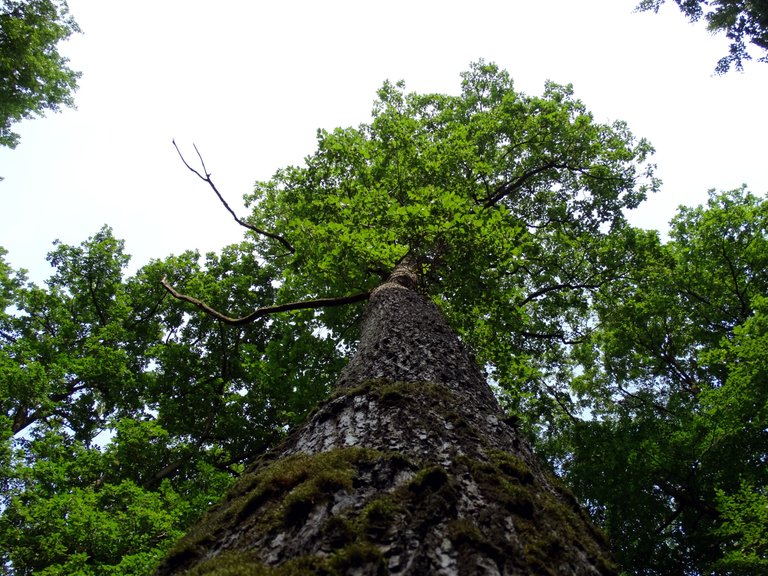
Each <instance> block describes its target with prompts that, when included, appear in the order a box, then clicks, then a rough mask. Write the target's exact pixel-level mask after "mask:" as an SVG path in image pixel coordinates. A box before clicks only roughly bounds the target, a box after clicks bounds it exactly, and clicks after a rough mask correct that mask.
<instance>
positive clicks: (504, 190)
mask: <svg viewBox="0 0 768 576" xmlns="http://www.w3.org/2000/svg"><path fill="white" fill-rule="evenodd" d="M553 168H567V166H566V165H564V164H558V163H557V162H554V161H552V162H547V163H546V164H542V165H541V166H538V167H536V168H532V169H530V170H527V171H525V172H523V173H522V174H520V175H519V176H518V177H517V178H515V179H514V180H511V181H509V182H505V183H504V184H501V185H500V186H498V187H497V188H496V190H495V191H494V193H493V195H492V196H490V197H488V198H486V199H485V204H484V205H485V207H486V208H490V207H491V206H493V205H495V204H497V203H498V202H500V201H501V200H502V199H503V198H504V197H505V196H508V195H510V194H511V193H512V192H515V191H516V190H519V189H520V188H522V186H523V185H524V184H525V183H526V182H527V181H528V180H530V179H531V178H533V177H534V176H538V175H539V174H541V173H542V172H546V171H547V170H551V169H553Z"/></svg>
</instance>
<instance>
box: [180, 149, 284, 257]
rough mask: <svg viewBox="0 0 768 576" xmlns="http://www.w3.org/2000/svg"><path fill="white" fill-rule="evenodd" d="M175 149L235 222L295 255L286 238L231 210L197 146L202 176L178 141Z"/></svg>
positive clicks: (196, 150) (185, 164)
mask: <svg viewBox="0 0 768 576" xmlns="http://www.w3.org/2000/svg"><path fill="white" fill-rule="evenodd" d="M172 142H173V147H174V148H176V152H177V153H178V155H179V158H181V161H182V162H183V163H184V166H186V167H187V169H188V170H190V171H191V172H192V173H193V174H195V175H196V176H197V177H198V178H200V180H202V181H203V182H206V183H207V184H208V186H210V187H211V189H212V190H213V191H214V192H215V193H216V196H217V197H218V199H219V201H220V202H221V203H222V205H223V206H224V208H226V209H227V212H229V213H230V214H231V215H232V218H234V219H235V222H237V223H238V224H240V226H242V227H244V228H248V230H252V231H253V232H256V234H259V235H260V236H265V237H266V238H272V239H273V240H277V241H278V242H280V244H282V245H283V246H285V248H286V249H287V250H288V251H289V252H290V253H291V254H293V253H294V252H295V251H296V250H295V249H294V248H293V246H291V243H290V242H288V240H286V239H285V238H283V237H282V236H280V235H279V234H275V233H273V232H267V231H266V230H262V229H261V228H258V227H257V226H254V225H253V224H249V223H248V222H246V221H245V220H242V219H241V218H239V217H238V216H237V214H235V211H234V210H232V208H230V206H229V204H227V201H226V200H224V197H223V196H222V195H221V193H220V192H219V190H218V188H216V185H215V184H214V183H213V180H211V174H210V173H209V172H208V170H207V168H206V167H205V162H204V161H203V157H202V155H201V154H200V151H199V150H198V149H197V146H195V145H194V144H193V145H192V146H193V147H194V149H195V152H196V153H197V157H198V158H199V159H200V165H201V166H202V167H203V173H202V174H200V172H198V171H197V170H196V169H195V168H193V167H192V166H190V165H189V163H188V162H187V160H186V158H184V155H183V154H182V153H181V150H179V147H178V145H177V144H176V140H173V141H172Z"/></svg>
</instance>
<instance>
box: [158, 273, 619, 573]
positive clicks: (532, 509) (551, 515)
mask: <svg viewBox="0 0 768 576" xmlns="http://www.w3.org/2000/svg"><path fill="white" fill-rule="evenodd" d="M413 288H414V285H413V279H412V278H411V277H410V275H409V273H408V272H407V271H404V270H399V271H396V273H395V274H394V275H393V277H392V278H391V279H390V281H389V282H387V283H385V284H384V285H382V286H381V287H379V288H378V289H377V290H375V291H374V292H373V293H372V295H371V299H370V302H369V304H368V308H367V311H366V317H365V320H364V325H363V332H362V337H361V342H360V347H359V349H358V352H357V354H356V356H355V357H354V359H353V360H352V361H351V362H350V364H349V366H348V367H347V368H346V370H345V371H344V373H343V374H342V376H341V378H340V380H339V388H338V391H337V393H336V394H335V395H334V396H333V397H332V398H331V399H330V400H329V401H327V402H326V403H325V404H323V405H322V406H321V407H320V408H319V409H318V410H317V411H316V412H315V413H314V414H313V415H312V416H311V418H310V419H309V420H308V422H307V423H306V425H304V426H303V427H302V428H301V429H299V430H298V431H297V432H296V433H295V434H293V435H292V436H291V437H290V438H289V439H288V440H287V441H286V442H285V443H284V444H283V445H282V446H281V447H279V448H278V449H276V450H275V451H274V452H273V453H272V454H271V455H270V456H269V457H267V458H264V459H262V460H261V461H259V462H257V463H255V464H254V466H252V468H251V470H250V471H249V473H248V474H246V475H244V477H243V478H242V479H241V480H240V481H239V482H238V483H237V484H236V486H235V487H234V488H233V489H232V490H231V491H230V493H229V494H228V495H227V496H226V498H225V499H224V500H223V501H222V502H221V503H220V504H218V505H217V506H216V507H215V508H214V509H213V510H212V511H211V512H210V513H209V514H208V515H207V516H206V518H204V520H203V521H201V522H200V523H199V524H198V525H197V526H196V527H195V528H194V529H193V530H192V531H191V532H190V534H189V535H188V536H187V537H186V538H185V539H183V540H182V541H181V542H180V543H179V544H178V545H177V546H176V547H175V548H174V549H173V550H172V551H171V553H170V554H169V555H168V557H167V558H166V560H165V562H164V563H163V565H162V566H161V567H160V569H159V570H158V572H157V574H158V575H168V574H189V575H196V574H228V575H229V574H232V575H234V574H359V575H368V574H370V575H384V574H392V575H405V574H409V575H425V574H441V575H456V574H462V575H463V574H472V575H474V574H488V575H494V574H498V575H530V574H574V575H598V574H602V575H604V574H615V570H614V567H613V565H612V563H611V561H610V559H609V557H608V555H607V553H606V551H605V550H606V544H605V542H604V540H603V539H602V536H601V534H600V533H599V532H598V531H597V530H595V529H594V528H593V527H592V525H591V524H590V523H589V521H588V519H587V518H586V516H585V514H584V513H583V512H582V510H581V509H580V508H579V506H578V504H577V502H576V501H575V499H574V498H573V496H572V495H570V494H569V493H568V491H567V490H565V489H564V488H562V487H561V486H560V484H559V483H558V482H557V481H556V480H555V479H554V478H553V477H552V476H551V475H549V474H548V473H547V472H545V470H544V469H543V468H542V467H541V466H540V465H539V464H538V462H537V461H536V459H535V458H534V457H533V455H532V454H531V452H530V450H529V448H528V447H527V445H526V444H525V442H524V441H523V440H521V439H520V438H519V436H518V434H517V432H516V430H515V428H514V426H513V425H511V424H510V423H508V422H507V421H505V419H504V415H503V413H502V411H501V410H500V408H499V406H498V404H497V402H496V400H495V398H494V397H493V395H492V393H491V390H490V388H489V387H488V385H487V383H486V381H485V379H484V377H483V375H482V373H481V371H480V370H479V368H478V367H477V365H476V363H475V362H474V361H473V359H472V358H471V357H470V355H469V354H468V353H467V352H466V350H465V349H464V348H463V347H462V345H461V343H460V342H459V340H458V339H457V338H456V336H455V335H454V334H453V333H452V332H451V330H450V328H449V327H448V325H447V324H446V323H445V321H444V319H443V318H442V316H441V314H440V312H439V310H438V309H437V308H436V307H435V306H434V305H433V304H432V303H431V302H429V301H428V300H427V299H425V298H424V297H423V296H421V295H420V294H418V293H417V292H416V291H415V290H414V289H413Z"/></svg>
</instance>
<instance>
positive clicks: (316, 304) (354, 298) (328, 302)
mask: <svg viewBox="0 0 768 576" xmlns="http://www.w3.org/2000/svg"><path fill="white" fill-rule="evenodd" d="M161 283H162V285H163V287H164V288H165V289H166V290H167V291H168V293H169V294H170V295H171V296H173V297H174V298H176V299H177V300H183V301H184V302H189V303H190V304H193V305H194V306H197V307H198V308H199V309H200V310H202V311H203V312H205V313H206V314H208V315H210V316H213V317H214V318H216V319H217V320H221V321H222V322H224V323H225V324H229V325H231V326H242V325H244V324H249V323H250V322H253V321H254V320H258V319H259V318H261V317H263V316H267V315H269V314H275V313H277V312H289V311H291V310H307V309H315V308H328V307H331V306H342V305H344V304H353V303H355V302H362V301H363V300H368V297H369V296H370V292H360V293H359V294H353V295H351V296H340V297H338V298H316V299H314V300H304V301H302V302H288V303H287V304H276V305H274V306H264V307H263V308H259V309H257V310H254V311H253V312H251V313H250V314H248V315H247V316H243V317H241V318H232V317H230V316H226V315H225V314H222V313H221V312H219V311H218V310H215V309H214V308H211V307H210V306H208V304H206V303H205V302H203V301H202V300H198V299H197V298H194V297H192V296H187V295H186V294H182V293H180V292H178V291H176V290H175V289H174V288H173V286H171V285H170V284H169V283H168V280H167V279H166V278H163V279H162V280H161Z"/></svg>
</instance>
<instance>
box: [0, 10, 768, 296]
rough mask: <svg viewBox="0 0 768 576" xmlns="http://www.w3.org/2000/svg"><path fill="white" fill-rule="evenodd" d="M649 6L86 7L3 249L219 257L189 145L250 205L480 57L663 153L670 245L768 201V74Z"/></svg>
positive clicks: (1, 169) (220, 229) (18, 165)
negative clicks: (75, 82) (681, 209)
mask: <svg viewBox="0 0 768 576" xmlns="http://www.w3.org/2000/svg"><path fill="white" fill-rule="evenodd" d="M637 1H638V0H581V1H579V2H576V1H574V0H528V1H521V0H506V1H491V0H473V1H472V2H456V1H449V0H441V1H422V0H405V1H402V0H390V1H388V2H377V3H373V2H365V1H362V0H357V1H353V0H346V1H340V0H323V1H319V0H315V1H309V0H306V1H282V2H278V1H272V2H258V1H255V0H254V1H245V0H240V1H234V0H220V1H219V2H211V1H210V0H206V1H198V0H133V1H132V2H128V3H126V2H116V1H114V0H70V1H69V4H70V8H71V10H72V12H73V14H74V15H75V17H76V19H77V20H78V22H79V23H80V26H81V28H82V29H83V32H84V33H83V34H82V35H79V36H77V37H75V38H73V39H72V40H71V41H69V42H68V43H67V44H66V45H65V46H64V52H65V53H66V54H67V55H68V56H69V57H70V59H71V65H72V67H73V68H74V69H77V70H80V71H82V72H83V77H82V79H81V82H80V90H79V91H78V92H77V95H76V100H77V106H78V108H77V110H67V111H65V112H63V113H61V114H56V115H49V116H48V117H46V118H41V119H35V120H32V121H27V122H24V123H22V124H20V125H18V126H17V129H18V131H19V132H20V134H21V144H20V145H19V146H18V148H17V149H16V150H7V149H0V175H2V176H4V177H5V180H4V181H3V182H0V210H1V212H0V213H1V214H2V217H1V218H0V246H4V247H5V248H6V249H8V250H9V252H10V254H9V255H8V260H9V261H10V262H11V264H12V265H13V266H14V267H23V268H27V269H29V270H30V277H31V278H32V279H33V280H35V281H38V282H39V281H41V280H43V279H44V278H45V277H47V275H48V273H49V271H50V269H49V267H48V264H47V263H46V262H45V254H46V253H47V252H48V251H49V250H50V249H51V242H52V241H53V240H54V239H56V238H59V239H61V240H62V241H63V242H66V243H72V244H77V243H79V242H81V241H82V240H84V239H86V238H87V237H88V236H90V235H92V234H94V233H95V232H96V231H97V230H98V229H99V228H100V227H101V226H102V225H103V224H109V225H110V226H112V227H113V228H114V230H115V234H116V235H117V236H118V237H120V238H123V239H125V240H126V244H127V251H128V253H130V254H132V255H133V256H134V259H133V265H134V266H140V265H142V264H145V263H146V262H147V261H148V260H149V259H150V258H162V257H165V256H167V255H169V254H171V253H179V252H181V251H183V250H186V249H190V248H197V249H200V250H201V251H203V252H205V251H208V250H217V249H219V248H220V247H221V246H223V245H225V244H228V243H231V242H235V241H238V240H240V239H241V238H242V230H241V229H240V228H239V227H238V226H237V225H235V224H234V222H233V221H232V220H231V219H230V217H229V215H228V214H226V213H225V212H224V210H223V209H222V208H221V207H220V206H219V205H218V204H217V201H216V200H215V198H214V196H213V195H212V194H211V192H210V191H209V190H208V189H207V188H206V187H205V185H204V184H203V183H201V182H199V181H197V180H196V179H195V177H194V176H193V175H192V174H191V173H189V172H187V171H186V169H185V168H184V167H183V166H182V165H181V163H180V161H179V159H178V157H177V156H176V152H175V151H174V149H173V147H172V145H171V140H172V139H173V138H175V139H176V141H177V142H178V143H179V144H180V145H181V146H182V147H183V149H184V150H185V152H186V153H187V154H189V155H190V157H191V155H192V154H193V151H192V146H191V145H192V143H193V142H194V143H196V144H197V146H198V147H199V149H200V150H201V152H202V153H203V155H204V157H205V160H206V163H207V166H208V169H209V170H210V171H211V172H212V173H213V177H214V180H215V181H216V182H217V184H218V186H219V189H220V190H221V191H222V192H223V193H224V194H225V195H226V196H227V197H228V199H229V200H230V203H231V204H232V205H233V207H238V208H241V207H242V203H241V198H242V195H243V194H244V193H246V192H248V191H249V190H250V189H251V187H252V184H253V182H255V181H256V180H258V179H267V178H269V176H271V175H272V173H273V172H274V171H275V170H276V169H277V168H279V167H281V166H285V165H288V164H297V163H300V162H301V161H302V160H303V158H304V157H305V156H306V155H307V154H309V153H311V152H312V151H313V150H314V146H315V133H316V130H317V129H318V128H327V129H332V128H334V127H336V126H350V125H357V124H359V123H361V122H366V121H367V120H368V119H369V117H370V116H369V115H370V110H371V105H372V102H373V100H374V97H375V92H376V89H377V88H378V87H379V86H380V85H381V83H382V82H383V81H384V80H385V79H390V80H399V79H403V80H405V81H406V85H407V87H408V88H409V89H411V90H416V91H435V92H447V93H456V92H458V90H459V82H460V78H459V74H460V72H461V71H463V70H465V69H466V68H467V67H468V64H469V63H470V62H471V61H473V60H477V59H479V58H483V59H485V60H487V61H494V62H496V63H498V64H499V65H500V66H502V67H503V68H505V69H507V70H508V71H509V72H510V74H511V75H512V77H513V78H514V79H515V82H516V86H517V88H518V89H519V90H521V91H523V92H526V93H528V94H539V93H541V91H542V88H543V85H544V82H545V80H547V79H551V80H553V81H556V82H559V83H572V84H573V85H574V88H575V92H576V95H577V97H579V98H581V99H582V100H583V101H584V102H585V104H586V105H587V107H588V109H590V110H591V111H592V112H593V114H594V116H595V118H596V119H597V120H599V121H606V122H607V121H611V120H616V119H621V120H625V121H627V122H628V123H629V126H630V128H631V129H632V131H633V132H634V133H635V134H636V135H638V136H643V137H646V138H648V139H649V140H650V141H651V142H652V143H653V144H654V146H655V147H656V149H657V153H656V155H655V162H656V163H657V164H658V175H659V176H660V177H661V178H662V179H663V181H664V186H663V189H662V191H661V192H660V193H658V194H657V195H655V196H654V197H652V198H651V199H650V200H649V201H648V202H647V203H646V204H645V206H644V207H643V208H641V209H640V210H638V211H636V212H635V214H634V215H633V216H632V221H633V223H635V224H637V225H640V226H643V227H646V228H656V229H660V230H662V231H663V230H665V229H666V227H667V222H668V221H669V219H670V218H671V216H672V215H673V213H674V211H675V208H676V207H677V206H678V205H680V204H687V205H695V204H699V203H701V202H703V201H704V200H705V199H706V192H707V190H708V189H710V188H716V189H720V190H725V189H731V188H735V187H737V186H739V185H740V184H742V183H746V184H748V186H749V187H750V189H751V190H752V191H753V192H755V193H757V194H760V195H763V194H765V193H766V192H768V154H766V145H765V139H766V135H768V107H767V106H766V94H768V65H766V64H759V63H753V64H748V65H747V66H746V71H745V73H743V74H739V73H735V72H732V73H730V74H728V75H726V76H724V77H718V76H714V75H713V70H714V66H715V63H716V61H717V59H718V58H719V57H720V56H722V55H723V54H724V53H725V51H726V50H727V41H726V40H725V39H724V38H723V37H721V36H712V35H710V34H709V33H708V32H707V31H706V30H705V28H704V26H703V25H702V24H698V25H692V24H689V23H688V22H687V20H686V19H685V18H684V17H683V16H682V14H681V13H680V12H679V10H678V9H677V7H676V6H675V5H674V3H672V2H671V1H670V2H669V3H668V5H665V6H664V8H663V9H662V10H661V12H660V13H659V14H658V15H654V14H651V13H643V14H639V13H633V8H634V6H635V4H636V3H637ZM239 211H240V213H241V214H243V215H244V210H242V209H240V210H239Z"/></svg>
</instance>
